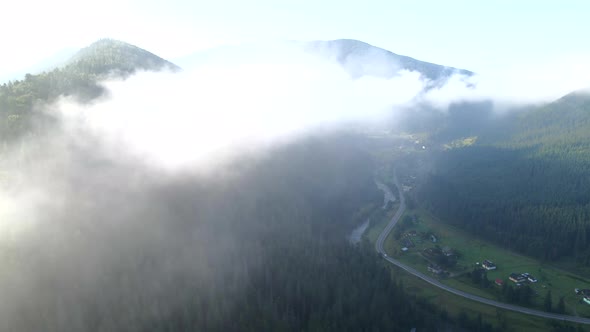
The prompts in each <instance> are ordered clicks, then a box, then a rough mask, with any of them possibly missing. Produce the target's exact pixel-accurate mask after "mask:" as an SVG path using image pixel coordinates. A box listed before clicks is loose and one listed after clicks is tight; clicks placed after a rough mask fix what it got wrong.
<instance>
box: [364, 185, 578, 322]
mask: <svg viewBox="0 0 590 332" xmlns="http://www.w3.org/2000/svg"><path fill="white" fill-rule="evenodd" d="M394 182H395V186H396V187H397V190H398V193H399V198H400V205H399V208H398V210H397V212H396V213H395V215H394V216H393V218H391V221H390V222H389V223H388V224H387V226H386V227H385V229H383V231H382V232H381V234H379V238H377V242H376V243H375V249H376V250H377V252H378V253H380V254H381V256H382V257H383V258H384V259H385V260H387V261H388V262H389V263H391V264H393V265H395V266H397V267H399V268H401V269H402V270H404V271H406V272H408V273H410V274H412V275H414V276H415V277H418V278H420V279H422V280H424V281H426V282H427V283H429V284H431V285H433V286H436V287H438V288H441V289H443V290H445V291H447V292H449V293H453V294H455V295H458V296H461V297H464V298H467V299H470V300H473V301H477V302H480V303H483V304H487V305H491V306H494V307H497V308H501V309H505V310H510V311H514V312H519V313H523V314H527V315H533V316H538V317H542V318H550V319H557V320H561V321H568V322H574V323H579V324H590V318H584V317H576V316H569V315H561V314H554V313H550V312H545V311H540V310H535V309H530V308H525V307H521V306H517V305H512V304H508V303H503V302H498V301H494V300H490V299H486V298H484V297H481V296H477V295H473V294H470V293H467V292H464V291H461V290H458V289H455V288H453V287H449V286H447V285H445V284H443V283H441V282H440V281H438V280H437V279H435V278H432V277H430V276H428V275H426V274H424V273H422V272H420V271H417V270H416V269H414V268H412V267H410V266H408V265H405V264H404V263H402V262H400V261H398V260H397V259H394V258H391V257H389V256H388V255H387V254H386V252H385V249H384V248H383V244H384V243H385V239H387V236H388V235H389V233H390V232H391V230H392V229H393V227H394V226H395V224H396V223H397V222H398V221H399V219H400V218H401V216H402V215H403V213H404V211H405V209H406V202H405V198H404V196H403V195H402V192H401V190H400V185H399V182H398V180H397V176H394Z"/></svg>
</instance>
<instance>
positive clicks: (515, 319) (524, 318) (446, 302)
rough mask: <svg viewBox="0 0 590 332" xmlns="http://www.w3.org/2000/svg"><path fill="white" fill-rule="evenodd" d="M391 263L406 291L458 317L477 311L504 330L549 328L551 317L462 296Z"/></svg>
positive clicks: (475, 315)
mask: <svg viewBox="0 0 590 332" xmlns="http://www.w3.org/2000/svg"><path fill="white" fill-rule="evenodd" d="M388 266H390V267H391V269H392V274H393V275H394V277H395V278H396V279H398V280H401V281H402V282H403V284H404V288H405V289H406V291H408V292H409V293H411V294H413V295H415V296H418V297H421V298H424V299H426V300H428V301H429V302H431V303H433V304H435V305H436V306H437V307H439V308H444V309H445V310H446V311H447V312H448V313H449V315H451V316H455V317H456V316H458V315H459V314H460V313H461V312H465V313H466V314H467V315H469V316H470V317H477V315H478V314H481V316H482V319H483V320H484V321H485V322H489V323H491V324H492V325H494V326H495V327H502V330H504V331H525V332H526V331H547V330H549V325H548V323H549V321H548V320H546V319H542V318H537V317H533V316H528V315H522V314H518V313H513V312H510V311H505V310H500V309H497V308H494V307H491V306H488V305H484V304H480V303H477V302H474V301H470V300H466V299H464V298H462V297H459V296H456V295H453V294H451V293H448V292H446V291H443V290H441V289H439V288H436V287H433V286H431V285H430V284H428V283H426V282H424V281H422V280H421V279H418V278H415V277H413V276H411V275H409V274H407V273H405V272H403V271H402V270H400V269H398V268H397V267H395V266H393V265H391V264H388Z"/></svg>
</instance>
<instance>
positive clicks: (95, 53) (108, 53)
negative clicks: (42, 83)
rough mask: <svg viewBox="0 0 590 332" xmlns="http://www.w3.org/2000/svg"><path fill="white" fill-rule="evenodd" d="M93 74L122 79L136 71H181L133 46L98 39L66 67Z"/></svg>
mask: <svg viewBox="0 0 590 332" xmlns="http://www.w3.org/2000/svg"><path fill="white" fill-rule="evenodd" d="M66 66H75V67H78V68H79V69H80V70H82V71H84V72H88V73H94V74H99V75H100V74H108V73H113V72H115V73H116V74H119V75H121V76H128V75H131V74H134V73H135V72H136V71H138V70H146V71H160V70H170V71H178V70H180V67H178V66H177V65H175V64H173V63H171V62H169V61H167V60H164V59H162V58H160V57H159V56H157V55H155V54H153V53H151V52H148V51H146V50H144V49H142V48H139V47H137V46H135V45H132V44H129V43H126V42H123V41H119V40H115V39H109V38H105V39H100V40H98V41H96V42H94V43H92V44H91V45H89V46H87V47H85V48H83V49H81V50H80V51H78V52H77V53H76V54H75V55H74V56H73V57H72V58H71V59H70V60H69V61H68V63H67V64H66Z"/></svg>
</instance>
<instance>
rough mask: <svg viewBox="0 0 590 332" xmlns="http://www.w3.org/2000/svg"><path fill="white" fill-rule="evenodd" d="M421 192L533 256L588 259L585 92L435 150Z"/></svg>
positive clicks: (453, 217)
mask: <svg viewBox="0 0 590 332" xmlns="http://www.w3.org/2000/svg"><path fill="white" fill-rule="evenodd" d="M436 160H437V161H436V163H435V167H434V169H435V170H436V171H435V172H433V174H432V175H431V177H430V178H429V179H428V181H427V182H426V184H425V185H424V186H423V187H422V189H421V190H420V192H419V195H420V196H421V197H420V198H421V200H423V201H425V202H427V203H426V204H427V205H428V206H429V207H430V208H431V209H433V210H434V211H435V212H436V213H437V214H439V215H441V216H444V218H445V219H447V220H450V221H452V222H454V223H456V224H457V225H459V226H461V227H463V228H464V229H467V230H470V231H472V232H473V233H474V234H477V235H480V236H482V237H484V238H487V239H490V240H493V241H497V242H499V243H501V244H502V245H505V246H507V247H509V248H513V249H516V250H518V251H521V252H523V253H526V254H529V255H531V256H536V257H539V258H542V259H548V260H555V259H558V258H561V257H574V258H576V259H577V261H578V262H579V263H582V264H585V265H590V241H589V240H587V239H590V192H589V191H588V188H590V95H589V94H586V93H581V92H576V93H572V94H569V95H567V96H565V97H563V98H561V99H559V100H557V101H555V102H553V103H551V104H548V105H546V106H543V107H539V108H536V109H532V110H529V111H527V112H524V113H521V114H516V115H512V116H510V117H509V118H506V119H504V121H501V122H498V123H496V124H495V128H494V130H491V131H490V133H488V134H485V135H483V137H482V139H481V140H478V143H477V144H475V145H474V146H470V147H465V148H457V149H451V150H449V151H444V152H440V153H439V154H438V156H437V158H436Z"/></svg>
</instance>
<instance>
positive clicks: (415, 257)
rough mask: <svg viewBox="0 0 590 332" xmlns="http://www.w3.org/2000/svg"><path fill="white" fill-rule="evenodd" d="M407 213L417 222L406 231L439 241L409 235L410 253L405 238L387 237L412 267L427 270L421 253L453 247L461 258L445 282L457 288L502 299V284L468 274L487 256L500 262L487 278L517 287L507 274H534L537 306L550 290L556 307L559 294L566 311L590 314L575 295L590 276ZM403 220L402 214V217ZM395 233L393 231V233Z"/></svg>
mask: <svg viewBox="0 0 590 332" xmlns="http://www.w3.org/2000/svg"><path fill="white" fill-rule="evenodd" d="M406 215H409V216H415V220H416V222H414V223H412V225H411V226H409V227H407V228H406V230H405V231H404V233H408V232H410V231H416V233H417V234H434V235H435V237H436V243H433V242H432V241H431V240H430V239H429V238H423V236H422V237H420V236H414V237H406V238H410V239H412V242H413V243H414V244H415V247H413V248H410V249H409V250H408V251H407V252H402V251H401V247H403V246H404V242H403V240H404V237H403V236H402V238H400V239H399V240H395V239H394V236H390V237H389V238H388V239H387V245H386V248H387V249H389V250H391V251H389V252H390V253H391V255H394V256H395V257H397V258H398V259H400V260H402V261H403V262H404V263H406V264H409V265H411V266H413V267H414V268H416V269H419V270H420V271H423V272H427V265H428V260H426V258H424V256H423V255H421V254H420V252H422V251H423V250H424V249H426V248H433V247H435V246H438V247H439V248H445V247H448V248H451V249H452V250H453V251H455V252H456V253H458V257H459V258H458V260H457V264H456V266H455V267H453V268H451V269H449V272H451V277H449V278H444V279H443V282H444V283H446V284H449V285H451V286H453V287H455V288H458V289H461V290H464V291H467V292H470V293H473V294H476V295H479V296H483V297H487V298H491V299H499V298H500V294H501V287H498V286H495V285H494V286H493V287H489V288H482V287H480V286H479V285H477V284H474V283H473V282H472V281H471V279H470V278H469V277H468V276H467V273H468V272H471V271H472V270H473V269H474V268H475V267H476V266H478V263H479V264H481V262H483V260H485V259H488V260H491V261H493V262H494V263H495V264H496V265H497V269H496V270H491V271H488V272H487V278H488V279H489V280H491V281H492V282H493V281H494V280H496V279H502V280H503V281H504V282H505V283H508V284H511V285H513V286H514V283H513V282H511V281H509V279H508V276H509V275H510V274H511V273H519V274H520V273H525V272H528V273H530V274H531V275H533V276H534V277H535V278H536V279H537V280H538V282H536V283H529V285H530V287H531V288H532V289H533V291H534V293H535V294H534V295H533V298H532V303H533V305H534V306H535V307H538V308H542V307H543V302H544V299H545V296H546V294H547V292H548V291H549V290H550V291H551V294H552V302H553V306H554V307H556V306H557V303H558V302H559V299H560V297H562V296H563V297H564V301H565V307H566V313H568V314H572V315H579V316H585V317H590V305H588V304H585V303H584V302H583V301H582V298H581V297H580V296H578V295H576V294H575V292H574V289H575V288H581V289H583V288H589V289H590V279H588V278H585V277H583V276H580V275H576V274H574V273H571V272H567V271H564V270H561V269H559V268H557V267H555V266H552V265H550V264H545V263H543V262H539V261H537V260H535V259H532V258H530V257H525V256H522V255H518V254H515V253H513V252H511V251H509V250H505V249H502V248H499V247H497V246H495V245H494V244H491V243H489V242H486V241H482V240H479V239H475V238H474V237H473V236H472V235H469V234H467V233H465V232H463V231H462V230H460V229H457V228H456V227H453V226H451V225H448V224H445V223H442V222H441V221H440V220H438V219H436V218H435V217H434V216H432V215H430V214H429V213H427V212H425V211H423V210H413V211H407V212H406ZM402 219H403V217H402ZM392 233H393V232H392Z"/></svg>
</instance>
